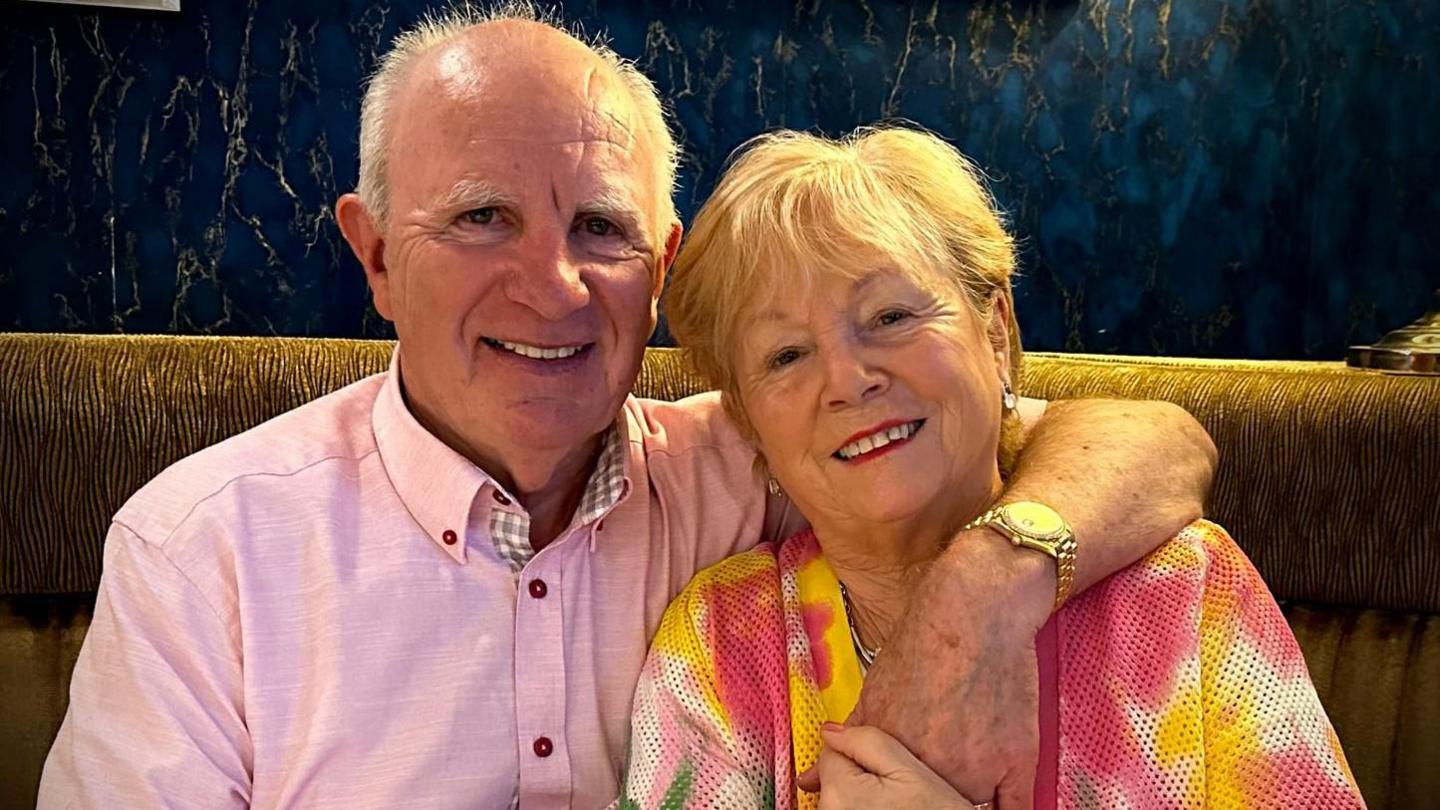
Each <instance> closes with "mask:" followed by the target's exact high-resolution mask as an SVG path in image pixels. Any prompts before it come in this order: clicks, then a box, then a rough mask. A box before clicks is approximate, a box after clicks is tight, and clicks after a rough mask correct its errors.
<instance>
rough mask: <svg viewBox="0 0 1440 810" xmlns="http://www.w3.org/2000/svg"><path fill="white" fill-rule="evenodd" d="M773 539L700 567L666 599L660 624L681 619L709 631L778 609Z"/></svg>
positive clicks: (777, 571)
mask: <svg viewBox="0 0 1440 810" xmlns="http://www.w3.org/2000/svg"><path fill="white" fill-rule="evenodd" d="M777 552H778V547H777V544H775V543H769V542H765V543H759V544H757V545H756V546H755V547H754V548H751V549H749V550H747V551H742V552H740V553H739V554H733V555H731V556H729V557H726V558H725V559H723V560H721V561H720V562H717V563H715V564H714V565H711V566H709V567H707V568H704V569H701V570H700V571H699V572H698V573H696V574H695V576H693V577H691V579H690V581H689V582H688V583H686V585H685V587H684V588H682V589H681V590H680V593H679V594H678V595H677V596H676V597H675V598H674V599H673V600H671V602H670V607H669V608H668V609H667V610H666V612H665V619H664V621H663V622H662V626H663V625H673V624H675V623H676V622H679V621H683V622H684V623H685V624H686V625H688V626H690V627H692V628H693V629H694V630H695V631H697V632H701V633H702V634H705V635H709V634H711V633H713V632H714V631H715V630H721V629H723V628H725V627H727V626H730V625H734V624H736V623H742V624H743V623H744V622H745V621H746V618H747V616H749V617H750V618H751V619H752V620H758V619H761V618H763V616H764V615H765V613H766V612H767V611H766V608H768V607H771V606H773V608H774V612H775V613H776V616H777V619H778V611H779V609H780V604H781V601H780V568H779V562H778V559H777Z"/></svg>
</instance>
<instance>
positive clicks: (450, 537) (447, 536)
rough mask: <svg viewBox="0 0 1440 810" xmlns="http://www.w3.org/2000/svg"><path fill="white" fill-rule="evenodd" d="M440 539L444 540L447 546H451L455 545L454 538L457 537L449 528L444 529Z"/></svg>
mask: <svg viewBox="0 0 1440 810" xmlns="http://www.w3.org/2000/svg"><path fill="white" fill-rule="evenodd" d="M440 539H441V540H444V541H445V545H447V546H453V545H455V540H456V539H457V538H456V537H455V532H454V531H452V530H450V529H446V530H445V533H444V534H442V535H440Z"/></svg>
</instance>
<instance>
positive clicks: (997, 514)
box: [965, 501, 1076, 610]
mask: <svg viewBox="0 0 1440 810" xmlns="http://www.w3.org/2000/svg"><path fill="white" fill-rule="evenodd" d="M982 526H988V527H989V528H992V529H994V530H995V531H997V532H999V533H1001V534H1003V535H1005V537H1006V538H1007V539H1008V540H1009V541H1010V543H1011V544H1012V545H1016V546H1023V547H1025V548H1032V549H1035V550H1036V551H1039V552H1042V553H1044V554H1047V555H1049V556H1051V557H1053V558H1055V609H1056V610H1059V609H1060V606H1061V605H1064V604H1065V600H1066V599H1068V598H1070V585H1071V583H1072V582H1074V580H1075V547H1076V546H1075V532H1074V531H1072V530H1071V529H1070V524H1068V523H1066V522H1065V519H1064V518H1062V517H1060V515H1059V513H1057V512H1056V511H1055V510H1054V509H1051V508H1050V507H1048V506H1046V505H1045V504H1043V503H1036V502H1034V501H1016V502H1015V503H1007V504H1005V505H1004V506H997V507H995V508H994V509H991V510H990V511H988V512H986V513H985V514H983V515H981V516H980V517H978V518H975V519H974V520H972V521H971V522H970V524H969V525H968V526H966V527H965V528H966V529H978V528H980V527H982Z"/></svg>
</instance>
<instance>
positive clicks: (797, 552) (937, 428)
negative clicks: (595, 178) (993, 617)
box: [622, 129, 1362, 808]
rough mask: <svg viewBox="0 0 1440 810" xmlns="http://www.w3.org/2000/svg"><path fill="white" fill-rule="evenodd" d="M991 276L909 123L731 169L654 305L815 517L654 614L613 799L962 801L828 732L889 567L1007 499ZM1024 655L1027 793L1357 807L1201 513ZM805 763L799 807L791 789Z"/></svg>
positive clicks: (887, 589)
mask: <svg viewBox="0 0 1440 810" xmlns="http://www.w3.org/2000/svg"><path fill="white" fill-rule="evenodd" d="M1014 267H1015V256H1014V246H1013V242H1012V240H1011V238H1010V236H1009V234H1008V233H1007V232H1006V231H1005V229H1004V227H1003V226H1002V224H1001V221H1000V218H999V216H998V215H997V213H996V211H995V208H994V205H993V203H992V202H991V200H990V198H989V196H988V195H987V194H986V192H985V190H984V188H983V187H982V185H981V184H980V182H979V181H978V180H977V175H976V172H975V170H974V169H973V168H971V166H970V165H969V163H968V162H967V161H966V160H965V159H964V158H963V157H962V156H961V155H960V154H959V153H958V152H956V151H955V150H954V149H953V148H951V147H950V146H948V145H946V144H945V143H944V142H942V141H941V140H939V139H938V138H936V137H934V136H932V135H930V134H927V133H924V132H918V131H913V130H908V129H879V130H862V131H860V132H858V133H856V134H855V135H853V136H851V137H849V138H846V139H844V140H842V141H838V142H836V141H829V140H825V139H822V138H818V137H815V136H811V135H804V134H798V133H777V134H772V135H767V136H763V137H761V138H759V139H757V140H756V141H754V142H753V143H751V144H750V145H749V146H748V147H747V148H746V149H745V150H744V151H743V153H742V155H741V156H740V157H739V158H738V159H736V160H735V162H734V163H733V165H731V167H730V168H729V170H728V171H727V172H726V174H725V176H724V177H723V178H722V179H721V181H720V183H719V185H718V186H717V188H716V190H715V193H714V195H713V196H712V197H711V198H710V200H709V201H708V202H707V203H706V204H705V206H704V208H703V209H702V210H701V211H700V213H699V215H698V216H697V217H696V220H695V225H694V229H693V232H692V234H691V236H690V239H689V242H688V243H687V244H686V245H685V247H684V248H683V250H682V252H681V255H680V257H679V258H678V260H677V262H676V266H675V271H674V276H673V281H672V287H671V289H670V292H669V299H668V309H667V314H668V316H669V322H670V325H671V328H672V329H673V330H674V332H675V334H676V336H677V337H678V338H679V339H680V341H681V343H682V344H683V345H685V346H686V347H687V348H688V350H689V351H690V352H691V354H692V356H693V358H694V361H695V363H696V364H697V366H698V367H699V369H700V370H701V371H702V372H704V373H705V374H706V375H707V376H709V377H710V379H712V380H713V381H714V382H715V383H717V385H718V386H719V388H720V390H721V395H722V398H723V401H724V403H725V406H726V409H727V413H729V414H730V416H731V418H733V419H734V420H735V421H736V422H737V423H738V424H739V425H740V426H741V428H742V430H743V431H745V433H746V434H747V435H748V436H749V437H751V439H752V440H753V441H754V443H755V446H756V449H757V450H758V457H759V458H758V460H757V470H758V471H759V472H760V473H761V474H766V475H768V476H770V477H771V481H772V487H776V486H778V487H779V488H783V489H784V491H785V492H786V493H787V494H788V495H789V497H790V499H791V500H792V501H793V502H794V504H795V506H796V507H798V509H799V510H800V512H801V513H802V514H803V515H804V517H805V518H807V519H808V521H809V523H810V526H811V527H812V529H811V530H807V531H804V532H801V533H798V534H796V535H794V536H792V537H790V538H789V539H787V540H786V541H784V542H783V543H781V544H779V545H769V544H762V545H761V546H759V547H758V548H756V549H754V550H753V551H749V552H746V553H744V554H740V555H738V556H735V557H732V558H730V559H728V560H725V561H724V562H722V563H720V564H718V565H716V566H714V567H713V568H710V569H708V570H706V571H704V572H702V573H700V574H699V575H697V576H696V577H695V579H694V580H693V581H692V582H691V583H690V585H689V586H688V587H687V588H686V589H685V591H684V592H683V593H682V594H681V595H680V596H679V597H678V598H677V599H676V600H675V602H674V603H672V604H671V606H670V608H669V610H668V612H667V613H666V615H665V618H664V620H663V622H662V626H661V629H660V631H659V633H658V634H657V636H656V637H655V639H654V642H653V645H652V647H651V652H650V657H649V660H648V661H647V663H646V666H645V670H644V674H643V675H642V678H641V682H640V685H639V688H638V690H637V693H636V698H635V708H634V716H633V729H632V742H631V757H630V763H629V765H628V768H629V770H628V774H627V777H626V785H625V795H624V798H623V800H622V805H623V806H639V807H660V806H664V807H680V806H696V807H727V808H734V807H775V808H788V807H794V806H797V805H798V806H814V805H815V804H817V803H818V804H819V805H820V806H822V807H829V806H833V807H841V806H856V807H921V806H925V807H969V806H971V805H970V803H969V802H968V801H967V800H966V797H963V796H961V795H960V794H959V793H957V792H956V791H954V790H953V789H951V787H950V786H949V785H948V784H946V783H945V782H943V781H942V780H940V779H939V778H938V777H936V776H935V775H934V774H933V773H932V772H931V771H930V770H929V769H928V768H927V767H926V766H925V765H924V764H922V763H921V762H920V761H918V760H917V759H916V758H914V757H913V756H911V755H910V754H909V752H908V751H906V750H905V749H904V748H903V746H901V745H900V744H899V743H898V742H897V741H895V740H894V739H892V738H890V737H889V736H887V735H885V734H884V733H883V732H881V731H880V730H878V729H874V728H864V727H857V728H848V729H847V728H842V727H840V726H839V725H837V724H840V723H843V722H844V721H845V719H846V718H847V717H848V716H849V714H850V712H851V710H852V709H853V708H854V706H855V703H856V700H857V698H858V694H859V690H860V686H861V684H862V682H863V679H864V676H865V672H866V670H867V667H868V665H869V663H870V662H871V661H872V660H874V656H875V655H877V654H883V653H881V652H880V651H881V650H883V648H884V646H885V641H886V638H887V637H888V636H889V635H890V632H891V630H892V626H893V624H894V622H895V621H896V617H897V616H899V615H900V612H901V610H902V608H903V606H904V604H905V588H906V582H907V577H908V576H909V575H910V574H911V573H912V572H913V571H914V570H915V569H916V568H917V567H918V566H922V565H924V564H925V563H927V562H928V561H930V560H932V559H933V558H935V557H936V555H938V554H939V552H940V551H941V544H942V543H943V542H944V541H945V538H949V537H952V536H954V534H955V533H956V531H957V530H958V529H959V528H960V527H962V526H963V525H965V524H967V523H968V522H971V521H973V520H975V519H976V518H977V516H982V514H985V513H987V510H988V509H989V508H990V507H991V506H992V504H993V503H994V502H995V500H996V498H997V496H998V495H999V494H1000V491H1001V482H1002V477H1003V475H1004V470H1005V462H1006V459H1007V458H1008V457H1009V452H1008V448H1009V446H1010V445H1012V444H1014V443H1015V442H1017V441H1018V434H1019V432H1020V430H1021V428H1020V421H1019V420H1018V419H1017V418H1016V417H1015V415H1014V413H1015V407H1016V402H1017V400H1016V395H1015V390H1016V389H1017V388H1018V379H1019V369H1020V346H1019V341H1018V333H1017V330H1016V326H1015V322H1014V318H1013V314H1012V303H1011V293H1010V277H1011V274H1012V273H1013V271H1014ZM997 541H998V540H997ZM972 542H974V541H972ZM1037 651H1038V660H1039V665H1040V673H1039V683H1040V695H1041V699H1040V709H1041V710H1040V716H1039V717H1038V718H1036V722H1037V723H1038V725H1039V729H1040V740H1041V748H1040V750H1041V762H1040V763H1039V766H1038V769H1037V777H1036V785H1035V787H1036V791H1035V796H1036V799H1037V806H1041V807H1056V806H1060V807H1122V806H1124V807H1144V808H1151V807H1180V806H1186V807H1190V806H1202V805H1203V806H1218V807H1261V806H1264V807H1297V808H1299V807H1304V808H1323V807H1356V806H1362V801H1361V799H1360V795H1359V793H1358V791H1357V790H1356V788H1355V784H1354V780H1353V778H1352V777H1351V775H1350V771H1349V768H1348V767H1347V765H1346V763H1345V758H1344V755H1343V753H1342V752H1341V750H1340V747H1339V744H1338V743H1337V741H1336V737H1335V734H1334V731H1333V730H1332V728H1331V726H1330V723H1329V720H1328V719H1327V718H1326V716H1325V713H1324V710H1323V709H1322V708H1321V706H1320V702H1319V700H1318V699H1317V697H1316V695H1315V690H1314V688H1313V687H1312V685H1311V683H1310V680H1309V677H1308V675H1307V673H1306V670H1305V663H1304V660H1303V659H1302V658H1301V655H1300V651H1299V649H1298V648H1297V646H1296V644H1295V640H1294V638H1293V637H1292V636H1291V634H1290V631H1289V628H1288V626H1287V625H1286V623H1285V620H1284V618H1283V617H1282V615H1281V613H1280V611H1279V609H1278V607H1277V606H1276V604H1275V602H1274V600H1273V599H1272V598H1271V597H1270V594H1269V592H1268V591H1267V590H1266V588H1265V585H1264V583H1262V582H1261V581H1260V578H1259V576H1258V575H1257V574H1256V572H1255V570H1254V568H1253V567H1251V565H1250V562H1249V561H1248V560H1247V559H1246V558H1245V556H1244V555H1243V554H1242V553H1241V551H1240V550H1239V549H1238V548H1237V547H1236V546H1235V544H1234V542H1233V541H1232V540H1231V539H1230V538H1229V536H1228V535H1226V534H1225V532H1224V530H1222V529H1221V528H1220V527H1218V526H1216V525H1214V524H1211V523H1206V522H1200V523H1196V524H1193V525H1191V526H1190V527H1188V528H1187V529H1185V530H1184V531H1183V532H1181V533H1180V535H1178V536H1177V537H1175V538H1173V539H1172V540H1171V541H1170V542H1168V543H1167V544H1166V545H1164V546H1162V547H1161V548H1160V549H1159V550H1157V551H1156V552H1155V553H1153V554H1152V555H1151V556H1150V557H1148V558H1146V559H1145V560H1144V561H1142V562H1141V563H1139V564H1137V565H1136V566H1134V567H1132V568H1131V569H1128V570H1126V571H1122V572H1121V573H1119V574H1117V575H1115V576H1114V577H1112V578H1111V579H1109V580H1107V581H1106V582H1104V583H1102V584H1100V585H1098V586H1096V587H1094V588H1092V589H1091V590H1090V591H1088V592H1086V593H1085V594H1083V595H1082V596H1080V597H1078V598H1076V599H1075V600H1073V601H1071V602H1070V603H1069V604H1068V605H1066V606H1065V607H1063V609H1061V610H1059V611H1058V612H1057V613H1056V615H1055V617H1054V618H1053V619H1052V620H1051V621H1050V623H1049V624H1048V625H1046V627H1045V629H1044V630H1042V631H1041V633H1040V636H1039V637H1038V638H1037ZM957 699H961V697H960V696H957ZM822 743H824V748H825V752H824V755H823V756H822V755H821V749H822ZM817 759H818V767H817V768H816V770H817V772H818V775H819V780H820V783H821V787H820V794H819V796H818V797H817V796H816V795H814V794H811V793H808V792H803V791H799V790H797V775H798V774H800V773H801V772H804V771H806V770H807V769H809V768H811V767H812V766H816V765H817ZM976 798H984V797H976Z"/></svg>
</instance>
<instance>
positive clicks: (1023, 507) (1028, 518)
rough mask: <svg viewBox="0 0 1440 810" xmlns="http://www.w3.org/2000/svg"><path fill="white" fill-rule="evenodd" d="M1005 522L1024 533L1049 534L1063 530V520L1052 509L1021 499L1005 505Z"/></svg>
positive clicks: (1059, 532)
mask: <svg viewBox="0 0 1440 810" xmlns="http://www.w3.org/2000/svg"><path fill="white" fill-rule="evenodd" d="M1005 522H1006V523H1009V524H1010V525H1011V526H1013V527H1014V528H1015V529H1016V530H1017V531H1021V532H1024V533H1025V534H1031V535H1040V536H1051V535H1058V534H1061V533H1063V532H1064V531H1065V521H1064V520H1062V519H1061V518H1060V515H1058V514H1056V513H1055V510H1054V509H1051V508H1050V507H1048V506H1042V505H1040V504H1038V503H1030V502H1028V501H1021V502H1019V503H1012V504H1010V505H1008V506H1006V507H1005Z"/></svg>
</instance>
